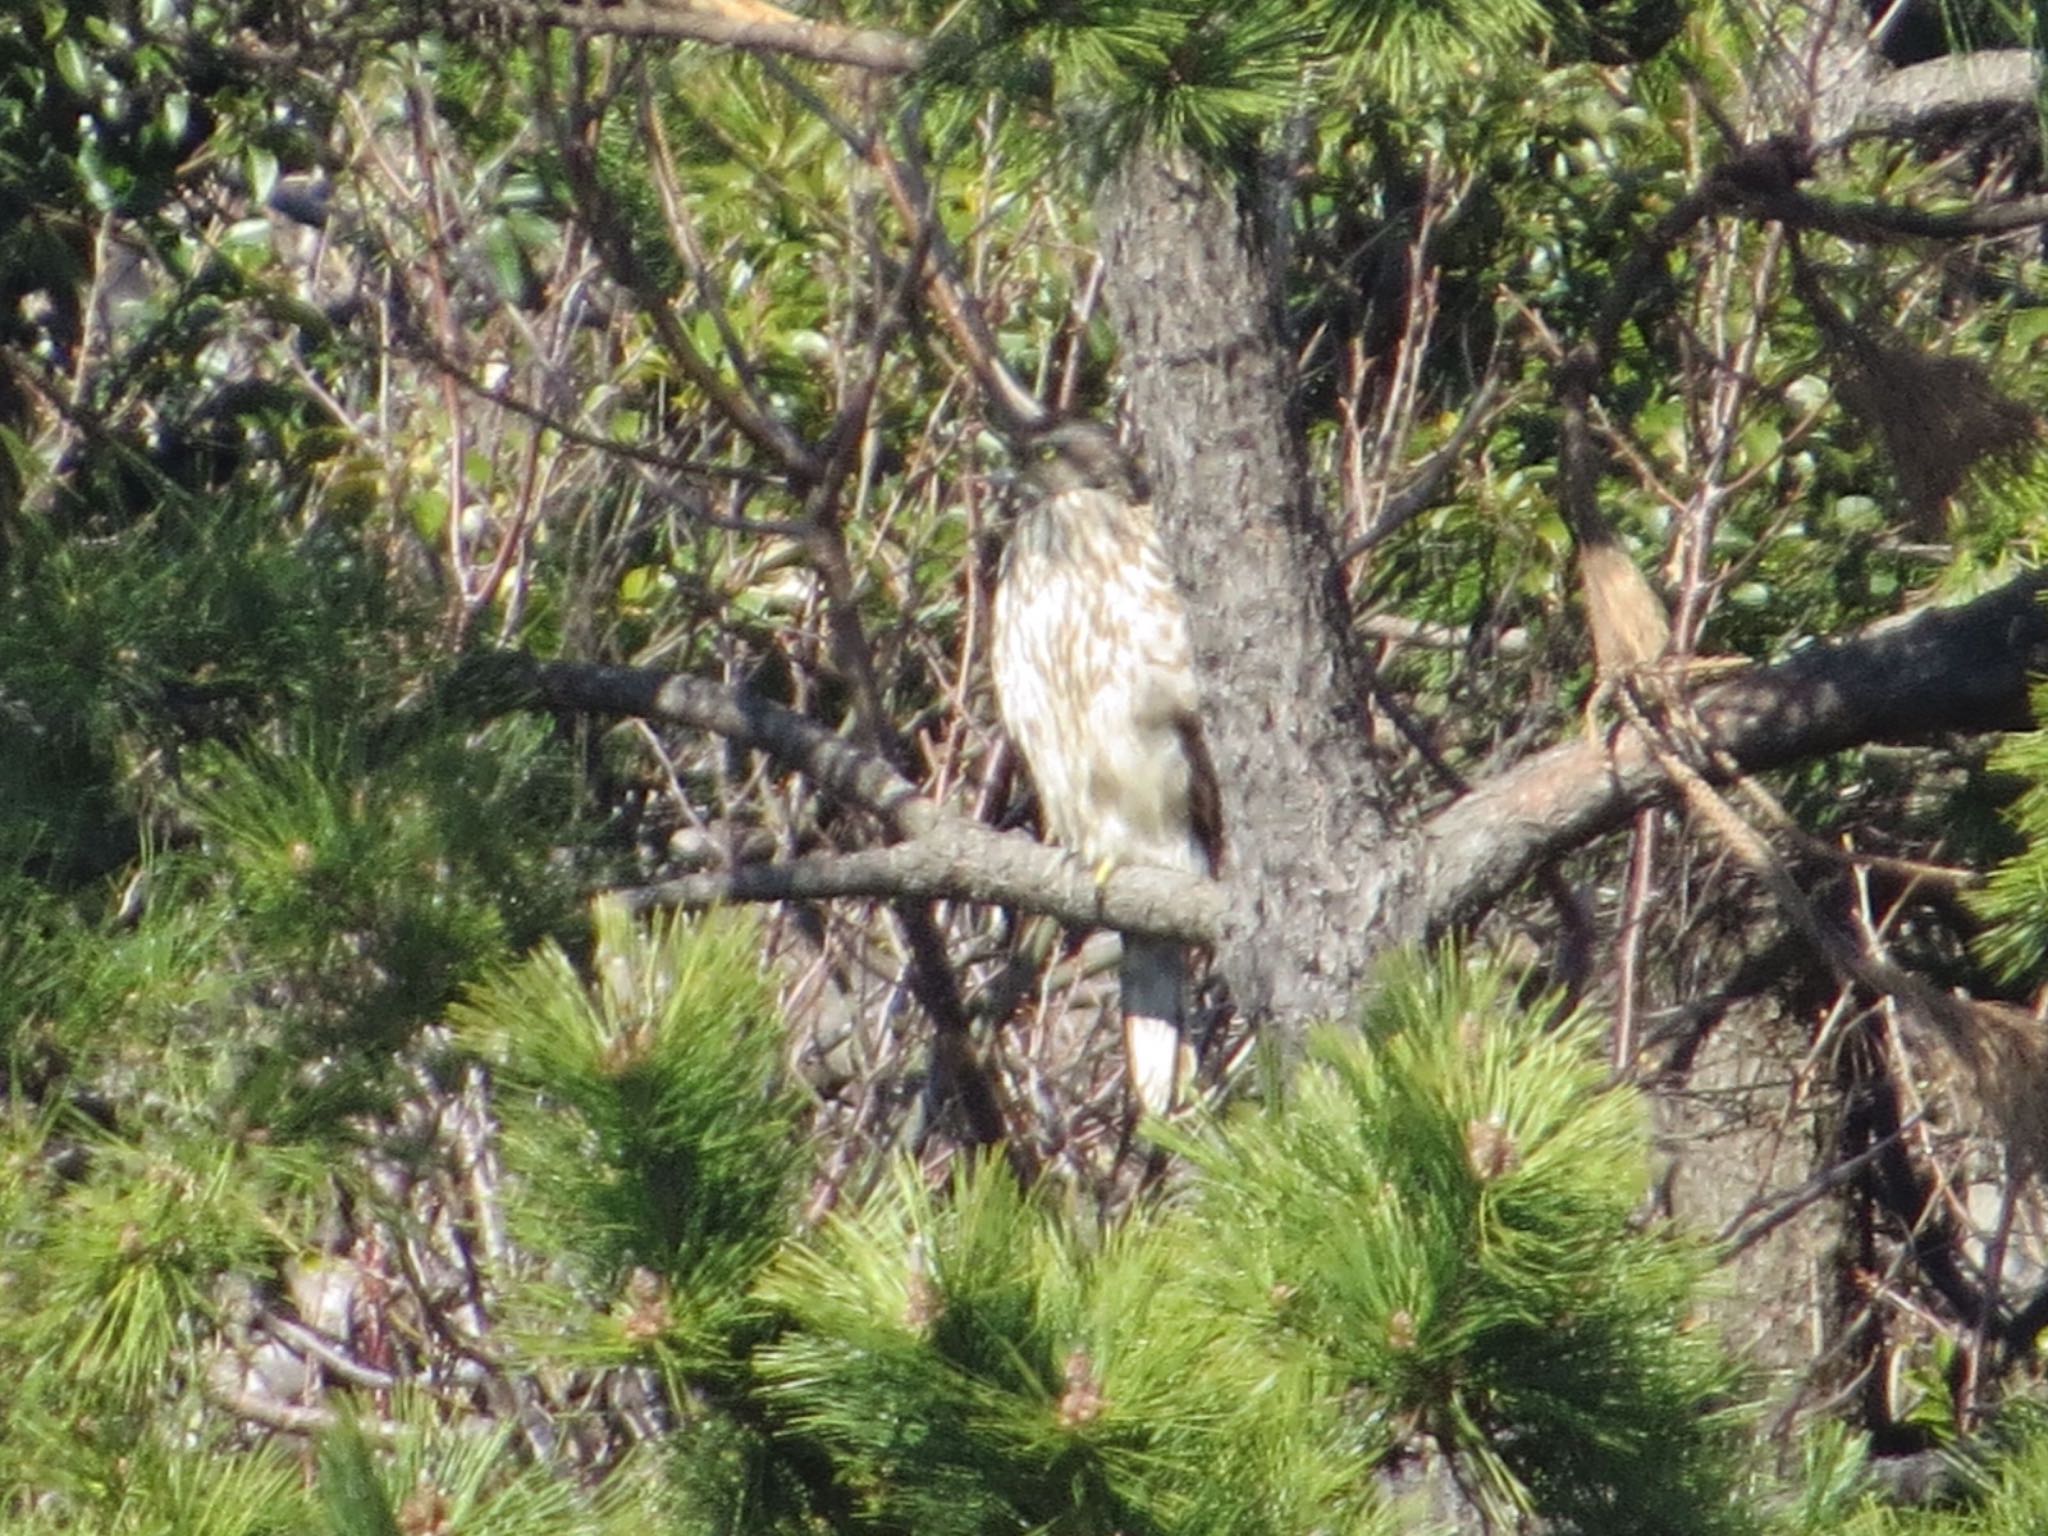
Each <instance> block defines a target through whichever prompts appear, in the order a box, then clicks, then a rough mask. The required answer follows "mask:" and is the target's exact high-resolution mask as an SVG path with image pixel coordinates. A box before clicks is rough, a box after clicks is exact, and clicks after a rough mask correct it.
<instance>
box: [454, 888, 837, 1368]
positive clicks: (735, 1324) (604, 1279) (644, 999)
mask: <svg viewBox="0 0 2048 1536" xmlns="http://www.w3.org/2000/svg"><path fill="white" fill-rule="evenodd" d="M594 917H595V926H596V942H595V948H594V951H593V953H592V954H591V956H590V962H589V969H590V979H588V980H586V978H585V976H584V975H583V974H582V973H580V972H579V970H578V968H577V967H576V966H575V965H574V964H572V962H571V961H570V959H569V957H568V956H567V954H565V953H564V952H563V951H562V949H561V948H560V947H559V946H556V945H554V944H547V945H543V946H542V947H541V948H540V949H539V950H537V951H536V952H535V953H534V954H532V955H531V956H530V957H528V958H527V959H526V960H524V961H523V962H521V963H520V964H519V965H518V966H516V967H514V968H512V969H510V970H508V971H505V972H504V973H503V974H501V975H499V976H497V977H495V978H494V979H492V980H490V981H487V982H485V983H484V984H482V985H481V986H479V987H477V988H475V989H473V990H472V991H471V992H470V993H469V994H468V996H467V997H466V998H464V999H463V1001H461V1002H460V1003H458V1004H457V1005H456V1006H455V1007H453V1008H452V1009H450V1011H449V1019H450V1021H451V1023H453V1025H454V1026H455V1029H456V1032H457V1038H458V1040H459V1041H460V1042H461V1043H462V1044H463V1045H464V1046H465V1047H466V1048H468V1049H470V1050H473V1051H475V1052H477V1053H478V1054H479V1055H480V1056H481V1057H482V1058H483V1059H484V1060H486V1061H488V1062H489V1063H490V1064H491V1067H492V1070H493V1073H494V1074H495V1078H496V1085H497V1107H498V1113H499V1115H500V1116H501V1118H502V1123H503V1127H504V1158H505V1164H506V1168H507V1171H508V1172H509V1173H510V1175H511V1176H512V1178H513V1180H514V1181H515V1187H514V1198H513V1200H512V1202H511V1207H510V1214H511V1220H512V1224H513V1230H514V1233H515V1235H516V1236H518V1237H520V1238H523V1239H525V1241H526V1243H527V1246H528V1247H529V1248H530V1249H531V1251H534V1252H554V1253H557V1254H559V1255H560V1260H561V1267H563V1268H564V1269H566V1270H567V1271H568V1272H569V1273H570V1275H571V1276H572V1277H573V1282H574V1288H575V1289H577V1290H580V1291H581V1293H582V1294H583V1295H584V1296H585V1297H595V1298H599V1299H601V1300H602V1301H603V1302H604V1303H605V1304H606V1306H607V1309H608V1310H605V1311H604V1312H602V1313H601V1314H598V1315H595V1316H591V1315H589V1310H588V1308H580V1309H579V1308H578V1306H577V1304H576V1303H575V1302H574V1301H573V1300H569V1299H567V1298H562V1297H556V1298H555V1301H556V1306H555V1307H554V1308H552V1309H548V1310H547V1316H549V1317H550V1318H551V1319H555V1320H560V1319H562V1318H566V1317H578V1316H580V1317H581V1319H582V1321H581V1322H580V1324H579V1325H578V1327H577V1332H578V1333H580V1335H581V1337H580V1339H579V1340H578V1342H577V1343H575V1344H574V1345H573V1346H570V1345H563V1344H561V1343H559V1342H558V1343H556V1344H554V1345H551V1346H549V1347H550V1348H554V1349H565V1348H566V1349H571V1350H572V1352H575V1353H579V1354H582V1353H585V1352H587V1355H588V1358H589V1359H590V1360H593V1361H618V1362H635V1361H642V1360H646V1359H649V1358H653V1359H655V1360H658V1361H659V1362H660V1363H661V1364H662V1365H663V1366H664V1367H665V1368H667V1369H668V1370H669V1371H670V1372H671V1373H672V1374H673V1375H675V1376H676V1377H677V1379H679V1380H680V1379H682V1378H684V1377H687V1376H688V1375H690V1374H691V1373H695V1372H703V1371H718V1370H722V1369H723V1368H724V1367H725V1366H726V1365H727V1364H728V1363H729V1358H730V1352H731V1350H732V1349H733V1347H734V1344H735V1341H736V1340H737V1339H738V1338H739V1337H740V1335H741V1332H742V1330H743V1328H744V1327H745V1325H746V1323H747V1321H748V1320H749V1318H750V1317H751V1316H753V1315H754V1313H753V1304H752V1302H751V1300H750V1296H749V1292H750V1290H751V1287H752V1284H753V1279H754V1276H755V1275H756V1273H757V1272H758V1271H759V1270H760V1268H761V1266H762V1265H763V1264H764V1263H765V1262H766V1260H767V1259H768V1258H769V1256H770V1255H771V1254H772V1253H773V1252H774V1250H775V1248H776V1246H777V1244H778V1243H779V1242H780V1240H781V1239H782V1238H783V1236H784V1235H785V1233H786V1232H787V1230H788V1226H789V1222H790V1206H791V1202H792V1200H793V1198H794V1195H793V1180H794V1178H795V1175H796V1170H797V1168H798V1166H799V1159H800V1156H801V1153H802V1146H803V1144H802V1141H801V1139H800V1136H799V1134H798V1131H799V1126H800V1109H801V1102H800V1100H799V1099H798V1098H797V1097H796V1096H795V1094H794V1093H793V1092H792V1091H791V1088H790V1086H789V1084H788V1081H787V1079H786V1077H785V1075H784V1074H783V1071H782V1048H783V1042H782V1037H781V1034H780V1032H779V1030H778V1028H777V1018H776V1013H775V1008H774V999H773V996H772V994H771V993H770V992H769V990H768V988H767V986H766V984H765V982H764V981H763V979H762V977H761V975H760V971H759V966H758V961H757V957H758V954H759V945H758V939H757V936H756V933H755V930H754V926H753V924H752V923H751V922H750V921H748V920H746V919H744V918H741V917H735V916H716V917H712V918H707V919H705V920H703V921H698V922H693V921H689V920H686V919H680V918H675V917H659V918H656V919H655V920H654V921H653V923H652V924H651V925H648V926H645V927H643V926H642V925H640V924H638V923H637V922H636V921H635V920H634V919H633V918H632V917H631V916H630V915H629V914H628V913H627V912H626V910H625V909H624V907H622V906H620V905H619V904H617V903H612V902H600V903H599V904H598V905H597V907H596V909H595V913H594ZM548 1294H549V1287H547V1286H540V1287H537V1289H536V1293H535V1300H536V1302H537V1303H538V1302H539V1301H541V1300H542V1299H543V1298H544V1297H546V1296H548ZM536 1326H539V1324H538V1322H536Z"/></svg>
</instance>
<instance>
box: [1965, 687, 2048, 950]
mask: <svg viewBox="0 0 2048 1536" xmlns="http://www.w3.org/2000/svg"><path fill="white" fill-rule="evenodd" d="M2034 709H2035V713H2036V715H2037V716H2039V715H2040V714H2041V712H2042V711H2043V710H2044V709H2048V689H2036V690H2035V693H2034ZM1988 766H1989V767H1990V769H1991V770H1992V771H1993V772H1994V773H2001V774H2010V775H2012V776H2013V778H2014V779H2016V780H2017V781H2018V782H2019V783H2020V784H2021V785H2022V786H2023V787H2022V788H2021V789H2020V791H2019V793H2018V794H2017V795H2016V796H2014V797H2013V799H2012V800H2011V802H2010V803H2009V804H2008V805H2007V807H2006V809H2005V819H2006V820H2007V821H2008V822H2009V823H2010V824H2011V829H2012V831H2013V832H2014V833H2015V834H2017V836H2018V837H2019V838H2020V840H2021V842H2022V844H2023V846H2022V847H2021V849H2020V850H2019V851H2018V852H2016V853H2014V854H2013V856H2012V857H2010V858H2009V859H2007V860H2006V861H2005V862H2004V863H2003V864H2000V865H1999V866H1998V867H1997V868H1996V869H1994V870H1993V871H1992V872H1991V875H1990V877H1989V878H1988V879H1987V880H1986V881H1985V884H1984V886H1983V888H1982V889H1981V890H1978V891H1974V892H1972V893H1971V894H1970V902H1971V905H1972V906H1973V907H1974V908H1975V909H1976V911H1977V913H1978V914H1979V915H1980V916H1981V917H1983V918H1984V920H1985V923H1986V926H1985V927H1984V929H1983V931H1982V932H1981V933H1980V934H1979V935H1978V936H1977V941H1976V947H1977V954H1978V957H1979V958H1980V959H1981V960H1982V961H1983V962H1984V964H1985V965H1987V966H1989V967H1990V968H1991V969H1993V970H1994V971H1996V972H1998V973H1999V974H2000V975H2002V976H2004V977H2005V978H2007V979H2008V980H2018V979H2021V978H2025V977H2031V976H2038V975H2040V974H2041V971H2042V967H2043V964H2044V962H2048V731H2015V732H2013V733H2011V734H2010V735H2007V736H2005V737H2003V738H2001V739H2000V741H1999V742H1998V744H1997V745H1996V746H1995V747H1993V748H1992V751H1991V756H1990V760H1989V763H1988Z"/></svg>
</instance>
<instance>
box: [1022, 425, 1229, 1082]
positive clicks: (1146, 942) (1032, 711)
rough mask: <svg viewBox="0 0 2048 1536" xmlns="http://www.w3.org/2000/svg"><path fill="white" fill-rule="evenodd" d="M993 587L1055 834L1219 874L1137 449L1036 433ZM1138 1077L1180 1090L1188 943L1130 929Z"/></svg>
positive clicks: (1135, 858) (1131, 1021) (1133, 1071)
mask: <svg viewBox="0 0 2048 1536" xmlns="http://www.w3.org/2000/svg"><path fill="white" fill-rule="evenodd" d="M1036 446H1037V448H1038V451H1039V454H1040V459H1041V462H1040V463H1039V464H1038V465H1037V466H1036V467H1035V468H1034V469H1033V471H1032V472H1031V473H1030V474H1029V475H1028V476H1027V477H1026V490H1025V493H1024V497H1023V506H1022V509H1021V511H1020V513H1019V515H1018V518H1017V523H1016V527H1015V528H1014V529H1013V530H1012V532H1011V535H1010V543H1009V548H1008V549H1007V550H1006V551H1005V552H1004V556H1003V566H1002V574H1001V577H1000V579H999V580H998V583H997V586H996V595H995V622H994V638H993V648H994V653H995V685H996V703H997V707H998V709H999V711H1000V712H1001V715H1002V719H1003V727H1004V729H1005V730H1007V731H1008V732H1009V734H1010V739H1011V740H1012V741H1013V742H1015V743H1016V745H1017V748H1018V750H1019V751H1021V752H1022V753H1023V754H1024V761H1025V762H1026V763H1027V764H1028V765H1029V766H1030V769H1031V777H1032V780H1033V782H1034V783H1036V784H1037V786H1038V805H1039V811H1040V815H1041V818H1042V820H1043V823H1044V827H1045V831H1046V834H1047V835H1048V837H1049V838H1050V839H1051V840H1052V841H1054V842H1057V843H1061V844H1064V845H1065V846H1066V847H1068V848H1071V849H1072V850H1074V852H1075V853H1077V854H1079V855H1080V856H1081V857H1082V858H1084V859H1087V860H1088V861H1089V862H1091V863H1093V864H1096V865H1098V866H1101V867H1105V868H1106V867H1108V866H1110V865H1114V864H1149V865H1155V866H1158V867H1160V868H1162V869H1178V870H1184V871H1186V872H1187V873H1189V874H1197V875H1212V876H1213V875H1214V874H1216V873H1217V871H1218V869H1219V868H1220V866H1221V864H1222V858H1223V835H1222V831H1223V829H1222V819H1221V815H1220V811H1219V807H1218V802H1217V794H1216V771H1215V768H1214V766H1213V765H1212V764H1211V762H1210V759H1209V751H1208V747H1207V746H1206V744H1205V743H1204V741H1203V739H1202V722H1201V719H1200V716H1199V715H1198V713H1197V710H1196V694H1195V669H1194V658H1193V653H1192V650H1191V648H1190V646H1189V643H1188V622H1187V613H1186V610H1185V609H1184V608H1183V606H1182V604H1181V599H1180V593H1179V592H1178V591H1177V590H1176V589H1175V587H1174V584H1173V577H1172V575H1171V573H1170V572H1169V571H1168V570H1167V566H1166V556H1165V553H1164V551H1162V550H1161V548H1160V545H1159V532H1158V529H1157V527H1156V526H1155V524H1154V523H1153V520H1152V508H1151V505H1150V504H1149V502H1148V501H1147V499H1146V496H1145V493H1144V491H1143V490H1142V489H1141V487H1140V485H1139V482H1138V478H1137V475H1136V473H1135V470H1134V468H1133V466H1132V464H1131V461H1130V459H1129V458H1128V457H1127V456H1126V455H1125V454H1124V453H1123V451H1122V450H1121V449H1119V448H1118V447H1117V445H1116V440H1115V439H1114V438H1113V437H1112V436H1111V435H1110V434H1109V432H1108V431H1107V430H1106V429H1104V428H1102V427H1099V426H1096V425H1095V424H1093V423H1089V422H1069V423H1066V424H1064V425H1061V426H1058V427H1055V428H1053V429H1052V430H1051V431H1050V432H1047V433H1045V434H1044V435H1043V436H1042V437H1040V438H1039V439H1038V441H1037V444H1036ZM1118 980H1119V984H1120V988H1121V999H1120V1001H1121V1006H1122V1010H1123V1018H1124V1051H1125V1060H1126V1064H1127V1066H1128V1069H1129V1072H1130V1080H1131V1087H1132V1090H1133V1092H1134V1093H1135V1094H1136V1096H1137V1099H1138V1102H1139V1103H1140V1105H1141V1106H1142V1107H1143V1108H1144V1109H1145V1111H1147V1112H1148V1113H1151V1114H1164V1113H1165V1112H1166V1111H1168V1110H1169V1109H1171V1108H1172V1107H1173V1104H1174V1101H1175V1098H1176V1097H1177V1095H1178V1093H1179V1089H1180V1080H1181V1062H1182V1056H1183V1052H1182V1045H1181V1033H1182V1026H1183V1023H1184V1021H1185V1015H1186V1007H1187V990H1188V951H1187V948H1186V946H1184V945H1181V944H1178V943H1175V942H1173V941H1172V940H1169V939H1154V938H1147V937H1144V936H1142V935H1138V934H1126V935H1125V936H1124V941H1123V959H1122V962H1121V964H1120V966H1119V970H1118Z"/></svg>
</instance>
